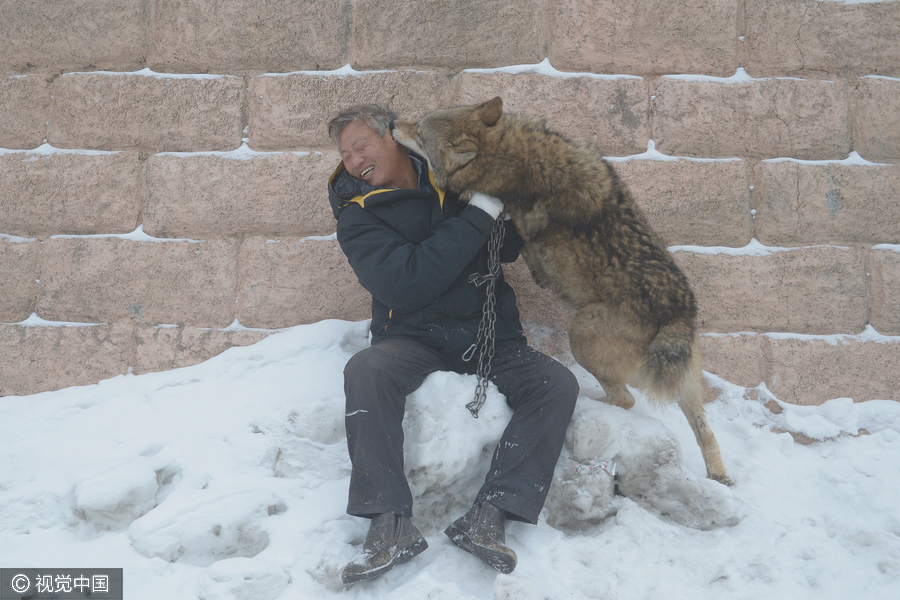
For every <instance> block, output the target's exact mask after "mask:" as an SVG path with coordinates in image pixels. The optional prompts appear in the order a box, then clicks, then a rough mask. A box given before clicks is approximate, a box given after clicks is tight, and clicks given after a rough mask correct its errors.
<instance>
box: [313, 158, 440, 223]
mask: <svg viewBox="0 0 900 600" xmlns="http://www.w3.org/2000/svg"><path fill="white" fill-rule="evenodd" d="M409 157H410V159H412V163H413V167H414V168H415V169H416V171H417V172H418V174H419V189H420V190H421V189H422V188H423V187H425V188H428V187H430V188H431V189H432V190H434V191H435V192H437V194H438V196H439V198H440V201H441V205H443V204H444V190H441V189H439V188H438V187H437V184H436V183H435V180H434V173H432V171H431V169H429V168H428V166H427V163H426V162H425V161H424V160H422V159H421V158H419V157H418V156H417V155H416V154H413V153H412V152H410V153H409ZM426 173H427V175H426ZM429 191H430V190H429ZM389 192H398V193H399V194H400V195H401V196H403V197H406V196H407V195H408V194H409V193H418V191H417V190H398V189H396V188H376V187H372V186H371V185H369V184H368V183H366V182H365V181H363V180H362V179H358V178H356V177H353V176H352V175H350V173H348V172H347V169H346V168H345V167H344V163H343V162H339V163H338V165H337V168H335V170H334V171H333V172H332V173H331V176H330V177H329V178H328V201H329V202H330V203H331V211H332V212H333V213H334V218H335V219H337V218H338V217H340V216H341V211H343V210H344V208H346V207H347V206H348V205H350V204H359V205H360V206H362V207H363V208H365V207H366V206H371V204H372V203H373V202H379V201H387V200H390V199H392V198H394V197H396V196H397V194H389V195H387V196H383V194H385V193H389Z"/></svg>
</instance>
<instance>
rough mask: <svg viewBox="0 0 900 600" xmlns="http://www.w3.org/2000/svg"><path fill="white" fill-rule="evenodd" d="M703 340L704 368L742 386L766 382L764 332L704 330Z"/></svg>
mask: <svg viewBox="0 0 900 600" xmlns="http://www.w3.org/2000/svg"><path fill="white" fill-rule="evenodd" d="M699 340H700V352H701V355H702V357H703V370H704V371H707V372H709V373H712V374H714V375H718V376H719V377H721V378H722V379H725V380H726V381H729V382H730V383H733V384H735V385H739V386H742V387H756V386H758V385H759V384H760V383H761V382H763V381H765V376H766V371H765V369H764V366H763V342H764V340H763V336H762V335H760V334H756V333H728V334H722V333H704V334H701V335H700V337H699Z"/></svg>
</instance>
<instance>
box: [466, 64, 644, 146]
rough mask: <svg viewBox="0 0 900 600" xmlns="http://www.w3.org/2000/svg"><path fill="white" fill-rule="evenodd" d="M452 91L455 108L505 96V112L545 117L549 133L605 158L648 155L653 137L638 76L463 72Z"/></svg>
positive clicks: (642, 84)
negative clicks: (585, 145)
mask: <svg viewBox="0 0 900 600" xmlns="http://www.w3.org/2000/svg"><path fill="white" fill-rule="evenodd" d="M453 92H454V94H453V96H454V102H453V103H454V104H476V103H480V102H485V101H487V100H490V99H491V98H493V97H494V96H500V97H501V98H503V109H504V110H505V111H507V112H510V113H518V114H526V115H531V116H535V117H541V118H544V119H546V121H547V126H548V127H549V128H550V129H552V130H554V131H557V132H559V133H561V134H562V135H564V136H565V137H567V138H569V139H573V140H586V141H591V142H593V143H594V144H596V145H597V147H598V148H599V150H600V152H601V153H602V154H603V155H604V156H625V155H631V154H637V153H641V152H644V151H645V150H647V142H648V141H649V139H650V113H649V98H648V94H647V82H646V81H644V80H643V79H640V78H636V77H629V78H613V79H606V78H596V77H589V76H581V77H551V76H548V75H543V74H538V73H522V74H517V75H513V74H510V73H501V72H489V73H477V72H475V73H467V72H464V73H460V74H459V75H457V76H456V77H454V78H453Z"/></svg>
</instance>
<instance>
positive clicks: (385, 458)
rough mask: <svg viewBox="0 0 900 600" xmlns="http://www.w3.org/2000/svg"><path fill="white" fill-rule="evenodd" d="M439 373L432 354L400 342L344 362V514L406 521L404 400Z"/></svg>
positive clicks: (409, 507) (439, 364)
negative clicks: (392, 516) (347, 480)
mask: <svg viewBox="0 0 900 600" xmlns="http://www.w3.org/2000/svg"><path fill="white" fill-rule="evenodd" d="M441 369H446V363H445V361H444V359H443V358H441V356H440V355H439V354H438V353H437V352H435V351H434V350H432V349H431V348H429V347H427V346H425V345H423V344H420V343H418V342H414V341H412V340H406V339H391V340H385V341H382V342H378V343H376V344H373V345H372V346H370V347H369V348H366V349H365V350H362V351H360V352H358V353H357V354H355V355H354V356H353V357H352V358H351V359H350V360H349V361H348V362H347V366H346V367H345V368H344V392H345V394H346V397H347V404H346V408H347V410H346V413H345V414H346V416H345V419H344V425H345V427H346V430H347V449H348V450H349V452H350V462H351V463H352V465H353V469H352V471H351V474H350V494H349V496H350V498H349V502H348V505H347V512H348V513H349V514H351V515H356V516H359V517H374V516H375V515H379V514H382V513H387V512H392V513H394V514H397V515H403V516H405V517H411V516H412V494H411V493H410V491H409V484H408V483H407V481H406V474H405V473H404V471H403V414H404V410H405V407H406V396H407V395H408V394H411V393H412V392H414V391H415V390H416V389H417V388H418V387H419V386H420V385H421V384H422V382H423V381H424V380H425V378H426V377H427V376H428V375H429V374H430V373H433V372H434V371H438V370H441Z"/></svg>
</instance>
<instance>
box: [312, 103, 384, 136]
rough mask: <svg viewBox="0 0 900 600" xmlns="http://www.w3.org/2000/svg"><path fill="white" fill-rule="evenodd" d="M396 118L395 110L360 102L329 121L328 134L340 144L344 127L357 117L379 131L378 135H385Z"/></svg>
mask: <svg viewBox="0 0 900 600" xmlns="http://www.w3.org/2000/svg"><path fill="white" fill-rule="evenodd" d="M396 118H397V115H396V114H394V112H393V111H391V110H388V109H387V108H385V107H383V106H379V105H378V104H359V105H357V106H351V107H350V108H348V109H347V110H344V111H342V112H341V113H339V114H338V116H336V117H335V118H333V119H332V120H330V121H328V135H329V136H331V139H332V141H333V142H334V145H335V146H340V141H341V133H342V132H343V131H344V127H346V126H347V125H349V124H350V123H352V122H353V121H355V120H357V119H362V120H363V121H365V122H366V125H368V126H369V127H371V128H372V129H374V130H375V131H377V132H378V135H380V136H382V137H384V132H385V131H387V130H388V129H389V128H390V126H391V123H393V122H394V120H395V119H396Z"/></svg>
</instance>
